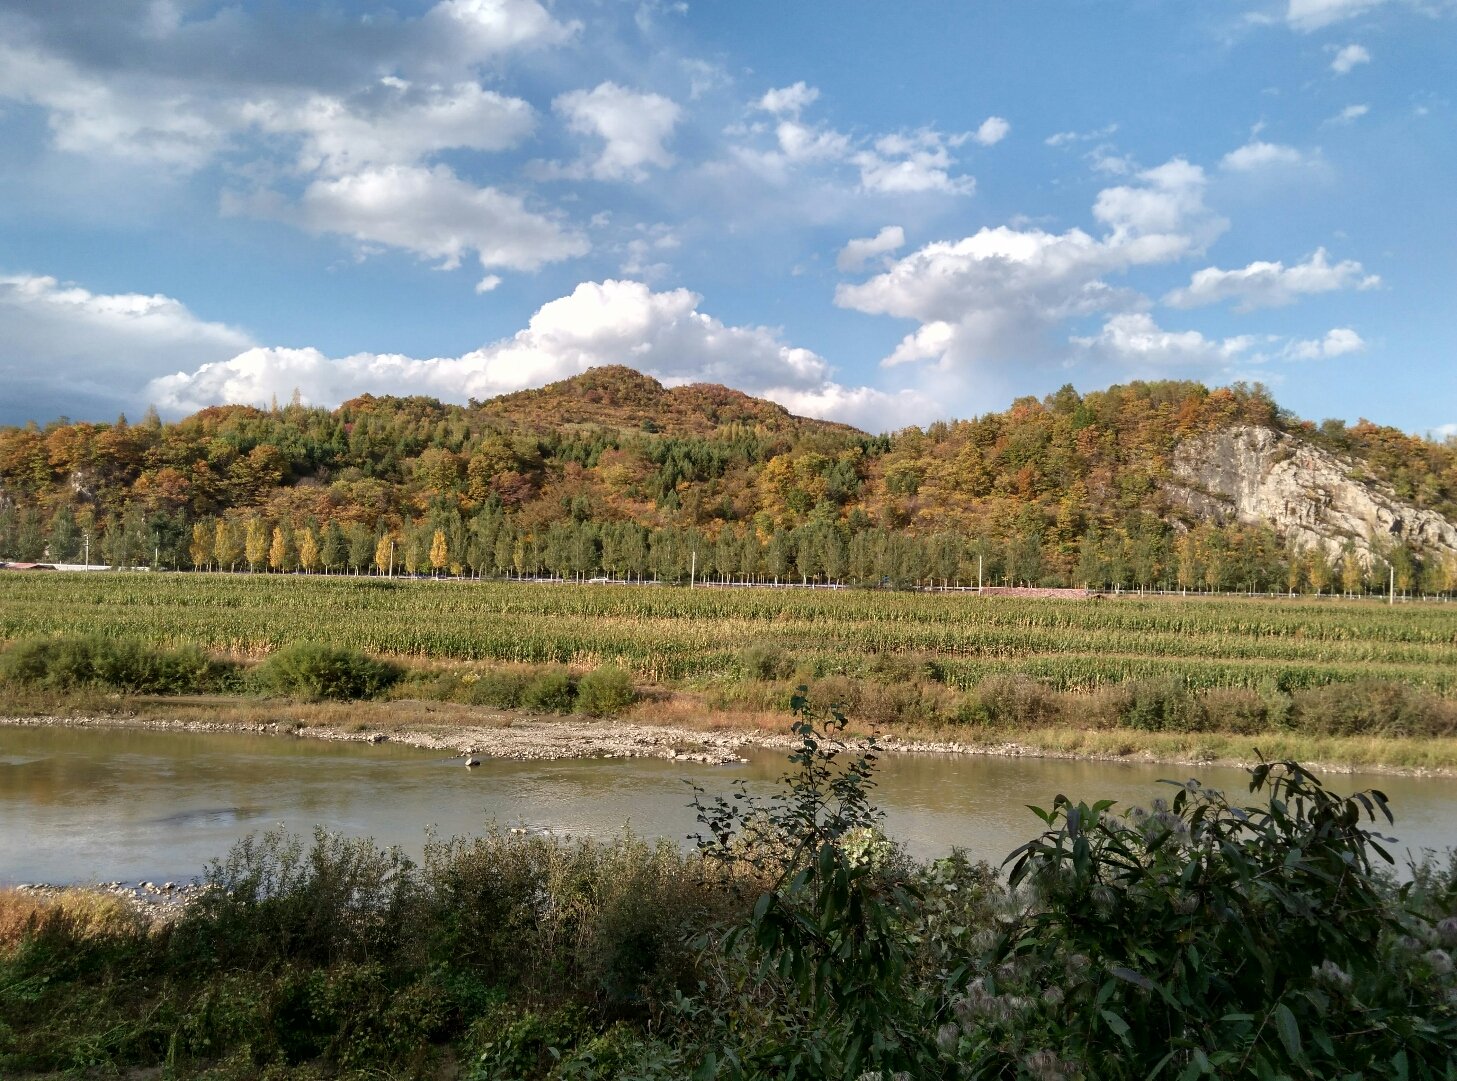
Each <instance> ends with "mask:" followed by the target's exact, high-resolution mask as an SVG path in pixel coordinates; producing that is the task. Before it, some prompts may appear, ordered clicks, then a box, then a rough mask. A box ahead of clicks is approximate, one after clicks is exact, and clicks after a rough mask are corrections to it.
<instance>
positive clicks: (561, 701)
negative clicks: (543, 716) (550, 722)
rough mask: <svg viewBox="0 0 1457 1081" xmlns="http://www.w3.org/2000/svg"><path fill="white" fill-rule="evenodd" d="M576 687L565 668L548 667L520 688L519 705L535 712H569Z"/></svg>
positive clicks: (575, 694) (573, 701) (574, 697)
mask: <svg viewBox="0 0 1457 1081" xmlns="http://www.w3.org/2000/svg"><path fill="white" fill-rule="evenodd" d="M576 698H577V687H576V683H575V681H574V680H573V679H572V675H571V673H570V672H568V671H567V670H566V669H565V668H548V669H546V670H545V671H543V672H539V673H537V675H536V676H534V677H533V678H532V680H531V682H530V683H528V684H527V685H526V686H525V687H523V688H522V690H521V707H522V708H523V709H529V710H532V711H534V712H536V713H570V712H572V706H573V705H574V704H575V702H576Z"/></svg>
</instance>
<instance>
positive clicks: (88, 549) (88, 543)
mask: <svg viewBox="0 0 1457 1081" xmlns="http://www.w3.org/2000/svg"><path fill="white" fill-rule="evenodd" d="M81 536H83V537H85V538H86V569H87V570H88V571H89V570H90V569H91V530H89V529H86V530H82V532H81Z"/></svg>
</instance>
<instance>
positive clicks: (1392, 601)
mask: <svg viewBox="0 0 1457 1081" xmlns="http://www.w3.org/2000/svg"><path fill="white" fill-rule="evenodd" d="M1387 569H1388V570H1389V571H1390V572H1391V587H1390V591H1389V592H1388V593H1387V598H1388V599H1387V601H1386V603H1387V604H1391V605H1394V604H1395V603H1396V565H1395V564H1392V565H1391V566H1390V567H1388V568H1387Z"/></svg>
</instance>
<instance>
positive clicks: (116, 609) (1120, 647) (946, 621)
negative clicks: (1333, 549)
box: [0, 574, 1457, 693]
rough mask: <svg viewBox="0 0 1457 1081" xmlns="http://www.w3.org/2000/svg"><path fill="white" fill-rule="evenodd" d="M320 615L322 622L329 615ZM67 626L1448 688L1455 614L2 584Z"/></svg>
mask: <svg viewBox="0 0 1457 1081" xmlns="http://www.w3.org/2000/svg"><path fill="white" fill-rule="evenodd" d="M324 617H327V623H323V622H321V619H323V618H324ZM76 633H95V634H101V635H108V636H131V637H137V638H140V639H143V640H145V641H148V642H152V643H155V644H159V645H179V644H184V643H196V644H199V645H202V646H205V647H207V648H210V649H215V650H221V651H229V652H235V653H243V654H259V653H263V652H267V651H269V650H271V649H273V648H277V647H278V646H281V645H284V644H287V643H289V642H293V641H301V640H317V639H320V638H323V639H326V640H328V641H329V642H331V643H334V644H337V645H344V646H352V647H355V648H360V649H364V650H368V651H371V652H380V653H390V654H397V655H401V656H407V657H419V658H431V659H437V660H457V661H468V660H498V661H533V662H540V661H558V662H567V663H577V664H593V663H598V662H601V661H604V660H611V661H616V662H618V663H621V664H623V665H625V666H627V667H629V668H631V669H633V670H634V671H636V672H637V673H639V674H640V675H641V676H644V677H646V678H649V679H660V680H693V679H704V678H712V677H715V676H724V675H732V674H734V673H735V672H736V671H737V670H738V668H739V663H738V654H739V653H740V652H741V651H743V650H745V649H748V648H750V647H764V648H771V649H777V650H779V651H781V652H782V653H783V654H784V655H785V656H787V657H788V658H790V661H791V663H797V662H801V661H805V662H812V663H813V665H814V667H815V670H816V671H817V672H818V673H820V674H823V673H825V672H827V671H829V672H839V673H844V674H850V675H864V674H866V672H867V669H868V668H869V667H870V666H871V664H872V663H874V661H875V658H876V657H879V656H885V655H910V656H912V657H921V656H926V657H934V658H936V659H937V661H938V664H939V665H940V667H941V669H942V672H943V676H942V678H944V679H945V680H946V681H947V682H948V683H951V684H954V685H957V686H970V685H973V684H975V682H977V681H978V680H979V679H981V678H983V677H984V676H986V675H989V674H993V673H1001V672H1010V671H1020V672H1023V673H1025V674H1027V675H1031V676H1035V677H1037V678H1041V679H1044V680H1046V681H1047V682H1049V683H1051V684H1053V685H1055V686H1058V687H1060V688H1068V689H1071V688H1078V687H1089V686H1097V685H1101V684H1106V683H1115V682H1121V681H1123V680H1127V679H1135V678H1144V677H1146V676H1150V675H1161V674H1168V673H1171V672H1177V673H1180V674H1183V675H1184V676H1185V677H1186V678H1187V679H1188V680H1189V682H1190V683H1191V684H1194V685H1197V686H1201V687H1220V686H1257V685H1259V684H1261V683H1262V682H1274V683H1276V684H1279V685H1282V686H1310V685H1316V684H1319V683H1326V682H1331V681H1333V680H1348V679H1359V678H1381V679H1391V680H1398V681H1401V682H1406V683H1411V684H1415V685H1421V686H1425V687H1428V688H1431V689H1434V690H1439V691H1442V692H1443V693H1454V692H1457V609H1453V608H1451V607H1449V606H1445V605H1403V606H1400V607H1386V606H1381V605H1375V604H1371V603H1369V602H1367V603H1342V602H1337V601H1330V600H1325V601H1299V600H1294V601H1289V600H1228V599H1208V598H1199V599H1192V598H1191V599H1188V600H1185V599H1181V598H1154V599H1149V598H1136V597H1131V596H1126V597H1121V598H1118V599H1114V600H1102V601H1064V600H1057V601H1048V600H1040V599H1024V598H1007V597H996V598H989V597H976V596H973V595H954V594H953V595H942V594H891V593H884V594H882V593H870V592H858V593H851V592H848V591H847V592H844V593H841V592H834V591H825V592H822V593H805V592H803V591H795V592H793V593H790V592H788V591H786V592H783V593H774V592H770V591H755V592H754V593H752V594H751V593H750V591H744V592H743V593H734V592H732V591H728V590H713V589H703V590H697V591H692V592H690V591H688V590H683V589H666V588H648V587H629V586H612V587H589V586H572V585H547V584H538V583H518V582H499V581H498V582H393V581H389V580H380V579H355V578H325V577H301V576H276V577H275V576H262V575H259V576H253V575H207V574H193V575H142V574H135V575H121V574H118V575H90V576H79V575H77V576H70V575H55V576H49V575H31V576H19V575H5V576H3V577H0V639H4V640H14V639H20V638H29V637H45V636H56V635H66V634H76Z"/></svg>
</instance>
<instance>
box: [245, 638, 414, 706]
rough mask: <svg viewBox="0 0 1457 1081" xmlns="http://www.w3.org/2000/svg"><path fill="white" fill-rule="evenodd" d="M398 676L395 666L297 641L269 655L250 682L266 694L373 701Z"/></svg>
mask: <svg viewBox="0 0 1457 1081" xmlns="http://www.w3.org/2000/svg"><path fill="white" fill-rule="evenodd" d="M401 674H402V673H401V671H400V669H399V667H398V666H396V665H393V664H389V663H387V662H385V661H379V660H375V659H374V658H372V657H366V656H365V655H364V654H363V653H359V652H356V651H355V650H352V649H336V648H334V647H331V646H325V645H320V644H318V643H315V642H298V643H295V644H294V645H291V646H285V647H284V648H283V649H280V650H279V651H278V652H276V653H272V654H270V655H269V656H268V659H267V660H265V661H264V662H263V663H262V664H260V665H259V666H258V667H257V669H255V670H254V672H253V683H254V685H255V686H256V687H258V688H259V689H260V690H262V691H263V692H264V693H266V694H289V695H300V696H303V697H307V698H334V699H355V698H373V697H375V696H376V695H378V694H380V693H382V692H383V691H385V690H387V689H388V688H389V687H391V686H392V685H393V684H394V683H395V682H396V681H398V680H399V678H400V676H401Z"/></svg>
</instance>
